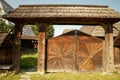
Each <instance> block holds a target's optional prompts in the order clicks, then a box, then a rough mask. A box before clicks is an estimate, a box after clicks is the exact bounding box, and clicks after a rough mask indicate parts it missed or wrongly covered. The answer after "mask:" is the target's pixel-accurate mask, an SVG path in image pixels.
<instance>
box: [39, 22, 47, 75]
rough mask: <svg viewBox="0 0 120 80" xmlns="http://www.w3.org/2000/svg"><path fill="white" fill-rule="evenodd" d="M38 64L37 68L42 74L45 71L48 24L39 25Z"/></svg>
mask: <svg viewBox="0 0 120 80" xmlns="http://www.w3.org/2000/svg"><path fill="white" fill-rule="evenodd" d="M38 27H39V30H38V64H37V70H38V71H40V72H41V73H42V74H44V73H45V66H46V65H45V58H46V56H45V55H46V54H45V52H46V51H45V50H46V49H45V48H46V47H45V46H46V39H45V37H46V25H45V24H41V25H38Z"/></svg>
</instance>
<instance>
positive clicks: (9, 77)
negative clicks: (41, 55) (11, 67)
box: [0, 51, 120, 80]
mask: <svg viewBox="0 0 120 80" xmlns="http://www.w3.org/2000/svg"><path fill="white" fill-rule="evenodd" d="M30 52H31V51H30ZM21 59H22V61H21V69H22V70H26V71H28V70H29V69H30V68H32V67H34V66H36V65H37V53H36V52H35V53H33V52H31V53H30V54H28V53H25V54H23V55H22V57H21ZM22 75H26V73H25V72H20V73H19V74H16V75H14V74H12V72H6V73H5V72H4V73H0V80H19V79H20V78H21V76H22ZM27 76H29V77H30V79H31V80H120V74H119V73H115V72H114V73H110V74H105V75H103V73H102V72H93V73H90V72H81V73H67V72H58V73H46V74H44V75H40V74H37V73H36V74H27ZM24 80H27V79H24Z"/></svg>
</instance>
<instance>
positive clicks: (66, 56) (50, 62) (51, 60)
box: [47, 36, 74, 72]
mask: <svg viewBox="0 0 120 80" xmlns="http://www.w3.org/2000/svg"><path fill="white" fill-rule="evenodd" d="M73 55H74V47H73V37H70V36H60V37H56V38H52V39H49V40H48V47H47V72H59V71H60V72H61V71H66V72H70V71H72V70H73V65H74V60H73Z"/></svg>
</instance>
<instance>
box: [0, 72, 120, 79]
mask: <svg viewBox="0 0 120 80" xmlns="http://www.w3.org/2000/svg"><path fill="white" fill-rule="evenodd" d="M23 74H25V73H19V74H17V75H12V74H10V73H9V74H7V75H0V80H19V79H20V77H21V75H23ZM27 75H28V74H27ZM29 76H30V79H31V80H120V74H118V73H116V74H115V73H111V74H106V75H103V73H102V72H95V73H88V72H83V73H66V72H63V73H62V72H61V73H60V72H59V73H47V74H44V75H40V74H29Z"/></svg>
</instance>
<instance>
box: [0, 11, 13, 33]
mask: <svg viewBox="0 0 120 80" xmlns="http://www.w3.org/2000/svg"><path fill="white" fill-rule="evenodd" d="M0 13H1V9H0ZM12 28H13V25H12V24H6V22H5V20H4V19H3V18H2V15H1V14H0V32H9V31H10V30H11V29H12Z"/></svg>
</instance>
